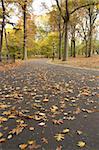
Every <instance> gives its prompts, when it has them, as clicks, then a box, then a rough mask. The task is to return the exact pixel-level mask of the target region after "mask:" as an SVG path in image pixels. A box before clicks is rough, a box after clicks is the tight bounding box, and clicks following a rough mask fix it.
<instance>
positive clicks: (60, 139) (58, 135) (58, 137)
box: [54, 133, 64, 142]
mask: <svg viewBox="0 0 99 150" xmlns="http://www.w3.org/2000/svg"><path fill="white" fill-rule="evenodd" d="M54 137H55V139H56V140H57V141H58V142H59V141H62V140H64V134H61V133H59V134H56V135H55V136H54Z"/></svg>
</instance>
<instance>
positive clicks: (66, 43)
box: [63, 21, 68, 61]
mask: <svg viewBox="0 0 99 150" xmlns="http://www.w3.org/2000/svg"><path fill="white" fill-rule="evenodd" d="M67 60H68V21H66V22H65V35H64V51H63V61H67Z"/></svg>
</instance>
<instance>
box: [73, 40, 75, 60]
mask: <svg viewBox="0 0 99 150" xmlns="http://www.w3.org/2000/svg"><path fill="white" fill-rule="evenodd" d="M73 57H76V44H75V39H73Z"/></svg>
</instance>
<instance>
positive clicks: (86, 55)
mask: <svg viewBox="0 0 99 150" xmlns="http://www.w3.org/2000/svg"><path fill="white" fill-rule="evenodd" d="M85 57H88V41H87V40H85Z"/></svg>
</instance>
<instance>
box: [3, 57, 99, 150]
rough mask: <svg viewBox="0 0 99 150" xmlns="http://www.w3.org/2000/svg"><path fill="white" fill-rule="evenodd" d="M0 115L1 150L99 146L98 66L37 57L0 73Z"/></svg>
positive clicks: (68, 149)
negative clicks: (91, 68)
mask: <svg viewBox="0 0 99 150" xmlns="http://www.w3.org/2000/svg"><path fill="white" fill-rule="evenodd" d="M0 114H1V115H0V122H1V125H0V143H1V145H0V150H19V149H22V148H25V149H26V150H35V149H37V150H80V149H83V150H99V71H89V70H80V69H75V68H69V67H62V66H56V65H53V64H47V63H46V60H36V61H29V62H27V63H24V64H23V65H22V66H20V68H16V69H12V70H9V71H5V72H0ZM80 141H81V142H80ZM81 147H83V148H81Z"/></svg>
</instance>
